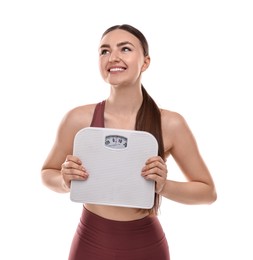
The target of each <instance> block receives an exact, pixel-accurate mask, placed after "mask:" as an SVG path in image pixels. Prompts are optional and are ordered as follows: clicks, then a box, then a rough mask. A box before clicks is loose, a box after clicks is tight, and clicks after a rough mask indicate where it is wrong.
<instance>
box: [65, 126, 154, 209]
mask: <svg viewBox="0 0 253 260" xmlns="http://www.w3.org/2000/svg"><path fill="white" fill-rule="evenodd" d="M73 149H74V150H73V154H74V155H76V156H78V157H79V158H80V160H81V161H82V163H83V165H84V166H85V168H86V170H87V171H88V173H89V177H88V179H87V180H85V181H79V180H78V181H77V180H75V181H72V182H71V189H70V199H71V200H72V201H74V202H80V203H91V204H100V205H113V206H121V207H133V208H144V209H149V208H152V206H153V205H154V195H155V183H154V181H150V180H146V179H144V178H143V177H142V176H141V169H142V167H143V166H144V165H145V162H146V160H147V159H148V158H150V157H152V156H156V155H157V153H158V143H157V141H156V139H155V137H154V136H153V135H151V134H150V133H148V132H144V131H133V130H123V129H112V128H97V127H87V128H83V129H81V130H80V131H79V132H78V133H77V134H76V136H75V139H74V148H73Z"/></svg>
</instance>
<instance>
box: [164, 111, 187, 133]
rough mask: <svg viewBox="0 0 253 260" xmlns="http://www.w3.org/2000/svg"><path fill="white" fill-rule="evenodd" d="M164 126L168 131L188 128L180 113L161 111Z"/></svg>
mask: <svg viewBox="0 0 253 260" xmlns="http://www.w3.org/2000/svg"><path fill="white" fill-rule="evenodd" d="M161 118H162V126H163V128H165V129H166V130H167V131H175V130H179V129H180V128H182V127H183V128H184V127H186V126H187V123H186V120H185V118H184V117H183V116H182V115H181V114H180V113H178V112H175V111H171V110H167V109H161Z"/></svg>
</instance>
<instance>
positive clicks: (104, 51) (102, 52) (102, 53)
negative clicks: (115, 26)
mask: <svg viewBox="0 0 253 260" xmlns="http://www.w3.org/2000/svg"><path fill="white" fill-rule="evenodd" d="M108 52H109V51H108V50H101V52H100V55H105V54H107V53H108Z"/></svg>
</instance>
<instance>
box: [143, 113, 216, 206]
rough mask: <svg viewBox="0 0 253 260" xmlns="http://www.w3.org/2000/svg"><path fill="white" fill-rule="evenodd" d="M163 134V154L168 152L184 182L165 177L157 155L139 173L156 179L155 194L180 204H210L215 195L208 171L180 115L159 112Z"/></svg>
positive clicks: (165, 168)
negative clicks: (182, 175)
mask: <svg viewBox="0 0 253 260" xmlns="http://www.w3.org/2000/svg"><path fill="white" fill-rule="evenodd" d="M162 123H163V136H164V146H165V149H166V151H165V152H166V154H167V155H169V154H171V155H172V157H173V158H174V159H175V161H176V163H177V164H178V166H179V167H180V169H181V171H182V173H183V174H184V176H185V177H186V181H185V182H181V181H174V180H170V179H169V178H167V165H166V164H165V163H164V161H163V160H161V158H160V159H159V158H157V157H154V158H153V159H152V158H151V159H150V160H149V161H148V162H147V164H146V166H145V168H144V172H143V176H145V178H147V179H153V180H155V181H156V187H157V193H159V194H160V195H162V196H164V197H166V198H168V199H171V200H173V201H176V202H180V203H184V204H210V203H212V202H214V201H215V200H216V198H217V194H216V190H215V185H214V182H213V179H212V177H211V174H210V172H209V170H208V168H207V166H206V164H205V162H204V161H203V159H202V157H201V155H200V152H199V149H198V147H197V143H196V141H195V138H194V136H193V134H192V132H191V130H190V129H189V127H188V125H187V123H186V121H185V120H184V118H183V117H182V116H181V115H179V114H177V113H175V112H170V111H163V113H162Z"/></svg>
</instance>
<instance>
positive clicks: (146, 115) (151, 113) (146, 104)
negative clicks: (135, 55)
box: [102, 24, 164, 214]
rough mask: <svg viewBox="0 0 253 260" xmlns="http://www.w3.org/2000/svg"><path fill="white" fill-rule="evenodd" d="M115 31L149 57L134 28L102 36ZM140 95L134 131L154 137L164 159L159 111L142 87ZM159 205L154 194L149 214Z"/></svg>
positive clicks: (129, 26) (145, 44) (138, 32)
mask: <svg viewBox="0 0 253 260" xmlns="http://www.w3.org/2000/svg"><path fill="white" fill-rule="evenodd" d="M116 29H121V30H125V31H127V32H129V33H131V34H133V35H134V36H135V37H136V38H138V39H139V41H140V43H141V46H142V48H143V55H144V56H148V55H149V47H148V42H147V40H146V38H145V36H144V35H143V34H142V33H141V32H140V31H139V30H138V29H136V28H135V27H133V26H131V25H128V24H122V25H115V26H112V27H110V28H108V29H107V30H106V31H105V32H104V33H103V35H102V37H104V36H105V35H106V34H107V33H109V32H111V31H114V30H116ZM141 87H142V95H143V101H142V105H141V107H140V109H139V111H138V113H137V116H136V122H135V129H136V130H140V131H146V132H149V133H151V134H152V135H153V136H155V138H156V140H157V142H158V147H159V148H158V155H159V156H161V157H162V158H163V159H164V144H163V138H162V126H161V111H160V109H159V107H158V106H157V104H156V102H155V101H154V100H153V98H152V97H151V96H150V95H149V94H148V92H147V91H146V89H145V88H144V86H143V85H142V86H141ZM160 203H161V196H160V195H159V194H157V193H156V194H155V203H154V206H153V208H152V209H151V210H150V213H154V214H157V213H158V210H159V207H160Z"/></svg>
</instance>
